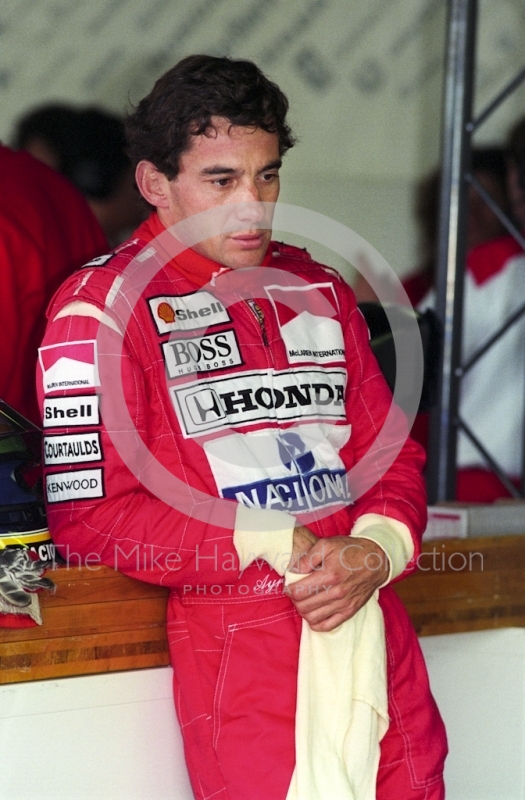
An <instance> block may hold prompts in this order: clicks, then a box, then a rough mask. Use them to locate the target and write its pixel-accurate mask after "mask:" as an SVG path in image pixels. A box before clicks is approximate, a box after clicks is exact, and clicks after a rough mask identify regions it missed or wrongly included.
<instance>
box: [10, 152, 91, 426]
mask: <svg viewBox="0 0 525 800" xmlns="http://www.w3.org/2000/svg"><path fill="white" fill-rule="evenodd" d="M0 186H1V188H2V191H1V192H0V319H1V320H2V347H1V348H0V398H1V399H2V400H5V401H6V402H7V403H9V404H10V405H12V406H13V407H14V408H15V409H16V410H17V411H19V412H20V413H21V414H23V415H24V416H25V417H27V418H28V419H30V420H31V421H32V422H34V423H35V424H37V425H40V414H39V412H38V407H37V401H36V391H35V369H36V361H37V350H38V346H39V344H40V342H41V340H42V337H43V335H44V330H45V327H46V319H45V310H46V307H47V304H48V303H49V301H50V300H51V297H52V295H53V294H54V293H55V291H56V289H58V287H59V286H60V284H61V283H62V282H63V281H64V280H65V279H66V278H67V277H68V276H69V275H70V274H71V273H72V272H73V271H74V270H75V269H77V268H78V267H80V266H81V265H82V264H83V263H84V262H85V261H86V259H90V258H93V257H94V256H97V255H100V254H101V253H104V252H105V250H106V247H107V245H106V240H105V237H104V234H103V232H102V230H101V229H100V226H99V224H98V222H97V220H96V219H95V217H94V216H93V214H92V212H91V211H90V209H89V207H88V205H87V203H86V202H85V200H84V198H83V197H82V196H81V194H80V193H79V192H78V191H77V190H76V189H75V188H74V186H72V185H71V184H70V183H69V181H67V180H66V179H65V178H63V177H62V176H61V175H58V174H57V173H56V172H55V171H54V170H52V169H50V168H49V167H47V166H45V165H44V164H42V163H41V162H40V161H37V159H36V158H33V157H32V156H31V155H29V154H28V153H15V152H14V151H12V150H10V149H9V148H7V147H4V146H2V145H0Z"/></svg>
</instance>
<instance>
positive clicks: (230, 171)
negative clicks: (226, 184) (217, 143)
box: [201, 164, 238, 175]
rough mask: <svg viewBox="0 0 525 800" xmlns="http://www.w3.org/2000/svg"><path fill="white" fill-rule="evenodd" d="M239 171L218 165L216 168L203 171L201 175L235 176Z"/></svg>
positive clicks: (207, 168)
mask: <svg viewBox="0 0 525 800" xmlns="http://www.w3.org/2000/svg"><path fill="white" fill-rule="evenodd" d="M237 171H238V170H236V169H233V167H221V165H220V164H216V165H215V166H214V167H204V169H201V175H234V174H235V173H236V172H237Z"/></svg>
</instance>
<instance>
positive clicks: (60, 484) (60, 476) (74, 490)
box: [46, 468, 104, 503]
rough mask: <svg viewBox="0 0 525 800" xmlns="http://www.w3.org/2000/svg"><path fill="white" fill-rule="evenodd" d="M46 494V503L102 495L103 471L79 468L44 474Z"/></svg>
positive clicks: (86, 498) (85, 498)
mask: <svg viewBox="0 0 525 800" xmlns="http://www.w3.org/2000/svg"><path fill="white" fill-rule="evenodd" d="M46 496H47V502H48V503H64V502H66V501H67V500H88V499H90V498H96V497H104V479H103V471H102V469H101V468H100V469H79V470H72V471H71V472H53V473H52V474H51V475H46Z"/></svg>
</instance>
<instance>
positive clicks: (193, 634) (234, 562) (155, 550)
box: [37, 215, 446, 800]
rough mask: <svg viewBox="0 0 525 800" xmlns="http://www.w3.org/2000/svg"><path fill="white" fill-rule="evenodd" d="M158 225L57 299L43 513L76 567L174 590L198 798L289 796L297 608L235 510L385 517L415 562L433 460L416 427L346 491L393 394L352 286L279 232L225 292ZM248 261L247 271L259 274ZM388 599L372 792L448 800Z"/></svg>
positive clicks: (306, 518)
mask: <svg viewBox="0 0 525 800" xmlns="http://www.w3.org/2000/svg"><path fill="white" fill-rule="evenodd" d="M162 230H163V228H162V226H161V225H160V223H159V220H158V218H157V217H156V215H153V216H152V217H151V218H150V220H149V221H147V222H146V223H144V224H143V225H142V226H141V227H140V228H139V229H138V231H137V232H136V234H135V238H134V239H132V240H131V241H130V242H129V243H127V244H126V245H123V246H121V247H120V248H119V249H118V250H117V251H116V253H115V254H111V255H109V256H107V257H105V258H100V259H95V261H94V262H92V263H91V264H88V265H86V267H84V268H83V269H82V270H80V271H79V272H78V273H77V274H76V275H75V276H73V277H72V278H71V279H69V280H68V281H67V282H66V283H65V284H64V285H63V287H62V288H61V290H59V292H58V293H57V295H56V296H55V298H54V301H53V302H52V304H51V306H50V309H49V312H48V317H49V323H48V328H47V332H46V335H45V338H44V341H43V344H42V348H41V350H40V367H39V373H38V378H37V380H38V389H39V393H40V397H41V402H42V412H43V424H44V428H45V433H46V437H45V445H44V457H45V461H46V492H47V500H48V518H49V525H50V529H51V531H52V533H53V537H54V540H55V542H56V544H57V545H58V548H59V550H60V551H61V553H62V555H63V556H64V557H65V558H66V559H67V558H68V555H70V554H71V553H73V552H74V553H80V554H81V555H82V556H83V558H84V559H89V562H90V564H93V563H95V562H98V560H100V563H104V564H107V565H109V566H111V567H115V568H117V569H119V570H121V571H122V572H124V573H126V574H128V575H131V576H133V577H136V578H139V579H141V580H145V581H149V582H152V583H157V584H162V585H165V586H168V587H169V588H170V589H171V593H170V600H169V605H168V623H167V624H168V638H169V645H170V652H171V658H172V663H173V668H174V696H175V703H176V708H177V714H178V718H179V722H180V725H181V729H182V733H183V738H184V745H185V754H186V760H187V765H188V770H189V773H190V778H191V781H192V786H193V790H194V793H195V796H196V797H197V798H198V799H199V800H205V799H206V798H211V797H213V798H216V800H218V799H219V798H222V799H224V800H226V798H229V800H245V798H247V797H250V798H251V800H270V798H271V800H285V798H286V794H287V791H288V787H289V783H290V779H291V776H292V772H293V768H294V715H295V703H296V682H297V660H298V648H299V640H300V630H301V620H300V618H299V616H298V614H297V612H296V611H295V608H294V606H293V604H292V602H291V601H290V599H289V598H288V597H287V596H286V595H284V594H283V593H282V578H281V577H280V575H279V574H278V572H276V571H275V570H274V569H272V567H271V566H270V564H268V563H267V562H266V561H265V560H262V559H258V560H257V561H256V562H255V563H252V564H251V566H248V567H247V568H245V569H244V570H243V571H241V569H240V566H239V560H238V558H237V555H236V547H235V544H234V538H235V527H236V523H235V520H236V515H237V519H238V516H239V509H241V508H242V509H244V510H248V511H249V513H252V512H253V513H254V514H259V515H260V514H262V515H263V517H264V515H267V516H268V519H270V517H271V516H272V515H274V516H275V515H277V516H279V515H280V517H279V518H281V517H282V518H283V519H285V520H288V521H289V524H290V526H291V529H292V530H293V524H294V517H295V518H297V519H298V520H300V521H301V522H304V523H305V524H308V526H309V527H310V528H311V530H312V531H313V532H314V533H315V534H316V535H317V536H319V537H329V536H333V535H348V534H349V533H350V531H351V530H352V528H353V526H354V524H355V523H356V520H358V518H362V517H363V515H374V516H375V515H381V516H382V517H387V518H389V519H392V520H397V521H398V522H399V523H401V524H402V525H403V526H406V529H407V530H408V531H409V532H410V536H409V537H408V538H409V545H410V549H411V551H412V554H413V558H412V562H411V563H412V568H413V561H414V558H415V557H417V555H418V553H419V537H420V535H421V531H422V528H423V527H424V523H425V514H426V506H425V493H424V489H423V484H422V479H421V475H420V470H421V467H422V460H423V457H422V455H421V450H420V448H419V447H418V445H416V444H414V443H413V442H412V441H411V440H410V439H408V440H407V441H406V442H405V443H404V444H403V445H402V447H401V446H400V445H399V446H398V449H399V447H401V449H400V452H399V454H398V456H397V457H396V459H395V461H394V463H393V464H392V465H391V466H390V467H389V468H388V469H387V471H386V472H385V474H383V475H382V476H381V475H380V474H379V472H377V471H378V464H379V461H380V460H381V456H378V458H376V459H375V460H374V459H372V462H371V463H372V466H371V469H373V470H376V472H377V475H376V477H375V478H374V480H375V483H374V485H373V486H372V487H371V488H369V489H368V490H367V491H365V493H364V494H362V496H360V497H359V498H358V499H357V501H356V502H355V503H352V502H349V500H350V498H349V496H348V491H349V489H348V485H347V481H346V472H347V471H348V470H350V468H351V467H352V466H353V465H355V464H357V463H359V462H360V461H361V459H363V456H364V455H365V454H367V453H368V451H369V449H370V448H371V446H372V444H373V442H374V441H375V440H376V438H377V437H378V435H379V437H381V427H382V425H383V422H384V420H385V417H386V415H387V412H388V409H389V407H390V403H391V397H390V394H389V391H388V388H387V387H386V383H385V382H384V380H383V378H382V376H381V374H380V372H379V369H378V366H377V363H376V361H375V359H374V357H373V356H372V354H371V351H370V348H369V346H368V332H367V329H366V325H365V323H364V320H363V318H362V316H361V314H360V312H359V311H358V310H357V308H356V303H355V299H354V296H353V293H352V292H351V290H350V289H349V287H348V286H347V285H346V284H345V282H344V281H343V280H342V278H341V277H340V276H338V275H337V274H336V273H335V272H333V271H332V270H329V269H327V268H325V267H322V266H321V265H319V264H317V263H315V262H314V261H312V260H311V258H310V257H309V255H308V254H307V253H306V252H304V251H301V250H298V249H296V248H293V247H289V246H286V245H280V244H276V243H271V245H270V247H269V250H268V253H267V256H266V257H265V260H264V262H263V267H262V268H261V267H259V268H257V269H258V270H264V269H265V270H266V272H261V273H260V274H262V275H263V278H264V276H265V275H266V274H268V281H267V282H266V279H263V284H265V285H264V291H260V292H258V293H257V296H256V299H250V297H246V295H243V293H242V291H241V290H240V289H236V290H235V292H236V293H235V292H230V294H229V295H228V297H227V298H226V299H225V297H224V296H221V294H220V287H221V280H222V279H223V278H224V277H228V273H231V272H232V271H230V270H225V269H224V268H223V267H221V266H220V265H218V264H216V263H214V262H212V261H209V260H208V259H206V258H204V257H203V256H200V255H198V254H197V253H195V252H193V251H185V252H184V253H182V254H181V255H180V256H177V257H176V259H174V260H173V259H172V260H171V261H168V263H166V260H167V259H166V258H164V259H161V252H162V248H160V247H156V246H155V242H154V241H152V240H153V239H154V237H155V236H157V234H158V233H160V232H161V231H162ZM151 263H153V264H156V266H155V269H154V272H156V274H153V273H152V274H151V275H149V276H148V278H147V285H146V286H142V285H141V281H140V276H141V274H144V270H145V269H146V268H147V265H150V264H151ZM163 264H164V265H163ZM133 266H135V267H137V269H135V271H134V272H133V275H132V277H131V279H129V275H130V269H131V268H132V267H133ZM242 272H244V273H245V274H246V275H247V278H246V279H247V281H248V282H249V278H250V274H254V271H242ZM276 275H277V276H279V275H280V276H281V278H280V279H279V280H278V283H276V280H277V279H276ZM137 276H138V277H137ZM203 287H204V288H203ZM128 290H129V291H128ZM316 296H317V298H318V299H319V298H320V301H319V302H317V305H316V302H314V301H315V297H316ZM298 297H300V304H299V306H298V302H297V299H298ZM318 306H319V307H320V310H319V308H318ZM132 307H133V308H132ZM131 309H132V311H131ZM312 329H315V332H316V333H315V337H314V339H312V337H311V334H310V331H311V330H312ZM101 332H103V335H102V336H101ZM97 337H98V339H97ZM313 341H314V344H312V342H313ZM315 342H317V343H318V344H315ZM118 384H120V385H121V386H122V392H123V395H122V399H123V402H124V411H123V409H122V406H119V407H117V405H118V404H117V400H116V399H115V398H116V397H117V396H118V395H119V391H118V390H117V389H118V386H117V385H118ZM109 386H111V391H108V389H106V387H109ZM115 387H117V388H115ZM128 415H129V417H128ZM401 428H402V425H400V429H399V431H398V434H399V436H398V439H400V440H401V441H402V440H404V438H405V437H404V435H403V431H402V430H401ZM394 438H395V437H394ZM263 445H264V448H265V449H264V453H263V451H262V449H261V448H262V447H263ZM391 445H392V442H390V444H389V442H386V441H385V443H384V446H383V447H380V448H379V452H380V453H382V454H383V455H384V453H385V452H386V451H388V449H389V447H391ZM144 453H146V456H144ZM270 456H271V457H270ZM153 462H155V464H154V466H152V463H153ZM174 477H175V478H178V479H179V481H180V482H181V483H180V484H177V485H178V486H181V485H182V486H184V487H190V488H189V489H188V490H187V492H186V494H184V492H182V493H179V494H178V489H177V488H176V486H175V484H173V478H174ZM170 481H171V482H170ZM357 482H358V483H359V481H357ZM352 491H353V492H354V490H353V489H352ZM354 493H355V492H354ZM172 498H173V500H172ZM213 498H223V500H222V503H221V504H220V505H217V501H216V500H215V501H214V500H213ZM227 501H229V502H227ZM175 506H176V507H175ZM225 509H226V511H225ZM230 511H231V514H230V516H228V514H229V512H230ZM331 511H333V513H329V512H331ZM292 515H293V516H292ZM272 519H273V517H272ZM287 525H288V522H287V523H286V525H285V527H286V526H287ZM274 527H275V526H274ZM363 535H365V536H366V532H365V533H364V534H363ZM356 541H358V540H357V539H356ZM287 557H289V553H288V554H287ZM409 557H410V556H409ZM406 566H407V565H406V563H405V564H403V565H402V567H401V569H399V567H398V569H397V570H395V573H397V574H399V573H401V572H403V569H404V567H406ZM410 568H411V567H410V565H409V566H408V567H407V569H405V570H404V571H405V572H408V571H410ZM380 604H381V608H382V610H383V614H384V620H385V628H386V639H387V661H388V666H387V672H388V695H389V716H390V727H389V730H388V732H387V734H386V735H385V737H384V739H383V740H382V742H381V761H380V767H379V774H378V794H377V796H378V797H379V798H382V799H383V800H386V798H388V800H392V799H393V798H401V797H403V798H408V797H413V798H420V800H423V798H426V800H430V798H433V799H434V798H435V799H436V800H437V798H441V797H443V779H442V773H443V763H444V758H445V754H446V738H445V732H444V728H443V724H442V722H441V719H440V716H439V713H438V711H437V708H436V706H435V703H434V701H433V698H432V696H431V694H430V690H429V686H428V679H427V674H426V668H425V665H424V662H423V658H422V654H421V651H420V649H419V645H418V642H417V639H416V637H415V634H414V632H413V629H412V627H411V625H410V622H409V620H408V617H407V614H406V612H405V610H404V608H403V606H402V604H401V602H400V601H399V600H398V598H397V596H396V595H395V593H394V592H393V591H392V589H391V588H390V587H389V586H387V587H385V588H384V589H382V590H381V591H380ZM167 757H169V755H168V756H167ZM341 800H342V798H341Z"/></svg>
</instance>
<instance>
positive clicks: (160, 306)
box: [148, 292, 231, 334]
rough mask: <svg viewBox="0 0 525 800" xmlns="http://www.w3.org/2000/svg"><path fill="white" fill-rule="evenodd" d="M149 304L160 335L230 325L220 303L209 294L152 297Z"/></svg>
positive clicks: (195, 293) (193, 293) (196, 293)
mask: <svg viewBox="0 0 525 800" xmlns="http://www.w3.org/2000/svg"><path fill="white" fill-rule="evenodd" d="M148 304H149V307H150V310H151V314H152V316H153V320H154V322H155V325H156V328H157V331H158V333H160V334H163V333H171V332H172V331H194V330H199V328H209V327H211V326H212V325H221V324H222V323H223V322H231V320H230V316H229V314H228V312H227V311H226V309H225V308H224V306H223V305H222V303H221V302H220V300H217V299H216V298H215V297H214V296H213V295H212V294H211V293H210V292H192V294H185V295H181V296H164V297H150V298H149V300H148Z"/></svg>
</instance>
